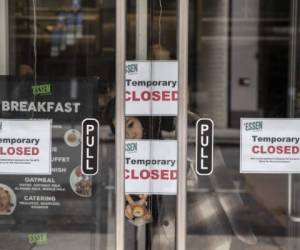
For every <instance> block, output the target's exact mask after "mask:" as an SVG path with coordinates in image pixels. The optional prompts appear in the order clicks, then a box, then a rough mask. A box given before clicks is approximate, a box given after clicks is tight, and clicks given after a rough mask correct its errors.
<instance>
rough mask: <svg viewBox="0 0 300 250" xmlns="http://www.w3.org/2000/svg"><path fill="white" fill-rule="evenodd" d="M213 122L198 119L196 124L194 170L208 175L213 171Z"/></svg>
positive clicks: (199, 173)
mask: <svg viewBox="0 0 300 250" xmlns="http://www.w3.org/2000/svg"><path fill="white" fill-rule="evenodd" d="M213 145H214V122H213V121H212V120H211V119H207V118H204V119H199V120H198V121H197V124H196V172H197V174H198V175H210V174H211V173H212V172H213Z"/></svg>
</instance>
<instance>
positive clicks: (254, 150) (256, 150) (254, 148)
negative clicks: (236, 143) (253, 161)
mask: <svg viewBox="0 0 300 250" xmlns="http://www.w3.org/2000/svg"><path fill="white" fill-rule="evenodd" d="M252 153H254V154H258V153H259V147H258V146H253V147H252Z"/></svg>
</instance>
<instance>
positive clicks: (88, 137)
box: [81, 118, 99, 175]
mask: <svg viewBox="0 0 300 250" xmlns="http://www.w3.org/2000/svg"><path fill="white" fill-rule="evenodd" d="M98 158H99V122H98V121H97V120H96V119H89V118H88V119H85V120H83V121H82V128H81V172H82V173H83V174H85V175H96V174H97V173H98Z"/></svg>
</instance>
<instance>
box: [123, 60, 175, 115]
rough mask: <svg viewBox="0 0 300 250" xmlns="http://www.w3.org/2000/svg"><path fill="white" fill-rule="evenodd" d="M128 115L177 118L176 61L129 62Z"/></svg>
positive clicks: (127, 82) (127, 63)
mask: <svg viewBox="0 0 300 250" xmlns="http://www.w3.org/2000/svg"><path fill="white" fill-rule="evenodd" d="M125 89H126V94H125V100H126V115H170V116H171V115H173V116H175V115H177V101H178V63H177V61H159V62H153V61H128V62H126V80H125Z"/></svg>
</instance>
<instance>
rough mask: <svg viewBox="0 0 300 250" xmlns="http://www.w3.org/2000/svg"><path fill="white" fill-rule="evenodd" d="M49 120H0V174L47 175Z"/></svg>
mask: <svg viewBox="0 0 300 250" xmlns="http://www.w3.org/2000/svg"><path fill="white" fill-rule="evenodd" d="M51 129H52V128H51V120H13V119H11V120H6V119H0V174H37V175H41V174H51V141H52V138H51Z"/></svg>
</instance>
